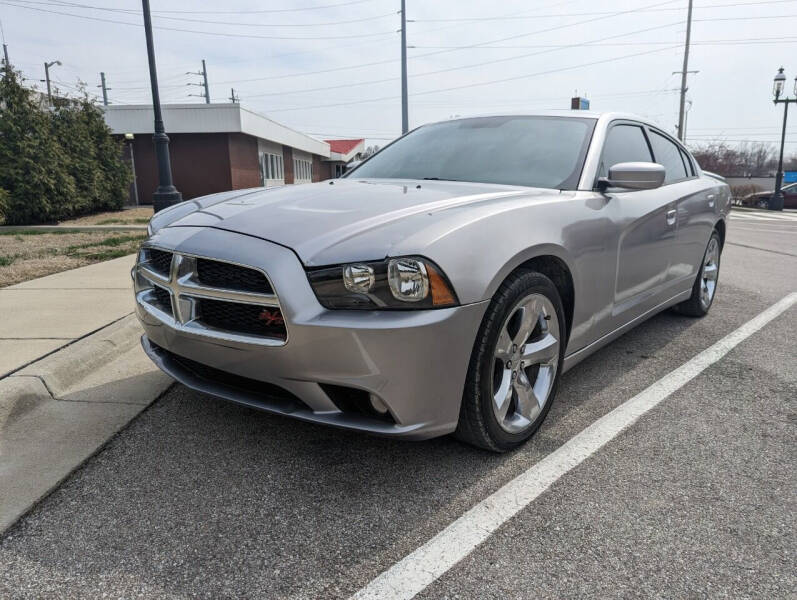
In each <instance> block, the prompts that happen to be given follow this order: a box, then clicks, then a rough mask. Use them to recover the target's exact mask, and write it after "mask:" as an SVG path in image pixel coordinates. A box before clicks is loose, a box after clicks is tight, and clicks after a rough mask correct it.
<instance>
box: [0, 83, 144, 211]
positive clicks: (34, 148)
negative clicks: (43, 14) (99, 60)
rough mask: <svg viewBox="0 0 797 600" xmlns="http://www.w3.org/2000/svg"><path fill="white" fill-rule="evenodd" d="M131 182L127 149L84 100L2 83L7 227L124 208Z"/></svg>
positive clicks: (0, 152)
mask: <svg viewBox="0 0 797 600" xmlns="http://www.w3.org/2000/svg"><path fill="white" fill-rule="evenodd" d="M130 181H131V174H130V170H129V168H128V167H127V164H126V163H125V162H124V161H123V160H122V142H121V141H117V140H115V139H114V138H113V137H112V136H111V131H110V129H109V128H108V126H107V125H106V124H105V120H104V119H103V114H102V111H101V110H100V108H99V107H97V106H96V105H95V104H94V103H93V102H92V101H91V100H89V99H88V97H87V96H85V95H84V96H83V97H82V98H63V97H58V98H56V99H55V106H54V107H52V108H50V107H48V106H47V105H46V102H44V101H43V100H42V97H41V95H40V94H38V93H36V92H34V91H32V90H29V89H27V88H24V87H22V85H20V82H19V74H18V73H16V72H14V71H13V70H10V69H9V70H7V71H6V72H5V73H4V76H3V78H2V79H1V80H0V188H2V189H5V190H6V191H7V192H8V194H7V197H6V198H5V199H3V197H2V196H0V212H1V213H2V217H3V218H4V221H5V224H6V225H30V224H37V223H55V222H57V221H61V220H63V219H69V218H72V217H77V216H80V215H84V214H88V213H92V212H99V211H103V210H113V209H120V208H122V206H123V205H124V202H125V199H126V198H127V193H128V189H129V185H130Z"/></svg>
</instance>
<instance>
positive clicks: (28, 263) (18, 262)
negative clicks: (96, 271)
mask: <svg viewBox="0 0 797 600" xmlns="http://www.w3.org/2000/svg"><path fill="white" fill-rule="evenodd" d="M145 238H146V234H144V232H141V233H140V234H139V233H137V232H123V231H117V232H113V231H85V232H70V231H68V230H67V231H64V232H57V233H42V232H39V231H35V230H34V231H31V230H22V231H18V232H16V233H15V232H3V233H2V234H0V287H5V286H8V285H13V284H14V283H19V282H21V281H27V280H29V279H35V278H36V277H43V276H44V275H50V274H51V273H58V272H60V271H66V270H68V269H74V268H76V267H82V266H84V265H89V264H92V263H96V262H101V261H104V260H110V259H112V258H118V257H120V256H125V255H127V254H132V253H133V252H135V251H136V250H137V249H138V246H139V244H140V243H141V242H142V241H143V240H144V239H145Z"/></svg>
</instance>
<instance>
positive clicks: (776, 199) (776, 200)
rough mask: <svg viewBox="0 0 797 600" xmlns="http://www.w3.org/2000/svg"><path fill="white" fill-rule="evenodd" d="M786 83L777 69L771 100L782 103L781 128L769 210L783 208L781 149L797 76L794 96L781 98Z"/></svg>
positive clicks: (783, 145)
mask: <svg viewBox="0 0 797 600" xmlns="http://www.w3.org/2000/svg"><path fill="white" fill-rule="evenodd" d="M785 83H786V75H784V73H783V67H781V68H780V69H778V73H777V75H775V83H774V85H773V87H772V93H773V95H774V96H775V99H774V100H773V102H774V103H775V104H776V105H777V104H783V129H782V130H781V133H780V157H779V158H778V172H777V173H775V193H774V194H773V195H772V197H771V198H770V199H769V204H768V208H769V210H783V192H782V191H781V186H782V185H783V150H784V148H785V146H786V121H787V119H788V118H789V104H791V103H792V102H797V77H795V78H794V96H795V97H794V98H789V97H788V96H786V97H785V98H781V97H780V95H781V94H782V93H783V87H784V85H785Z"/></svg>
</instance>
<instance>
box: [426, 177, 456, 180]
mask: <svg viewBox="0 0 797 600" xmlns="http://www.w3.org/2000/svg"><path fill="white" fill-rule="evenodd" d="M424 179H426V180H427V181H462V180H461V179H446V178H444V177H424Z"/></svg>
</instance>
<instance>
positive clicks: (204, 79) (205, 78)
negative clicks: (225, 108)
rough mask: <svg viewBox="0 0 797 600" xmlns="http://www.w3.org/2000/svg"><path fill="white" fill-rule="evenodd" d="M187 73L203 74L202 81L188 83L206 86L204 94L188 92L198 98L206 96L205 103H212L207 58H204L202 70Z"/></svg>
mask: <svg viewBox="0 0 797 600" xmlns="http://www.w3.org/2000/svg"><path fill="white" fill-rule="evenodd" d="M186 75H201V76H202V83H188V84H187V85H197V86H200V87H203V88H205V93H203V94H188V95H189V96H196V97H197V98H204V99H205V104H210V89H209V88H208V69H207V67H206V66H205V59H204V58H203V59H202V70H201V71H197V72H195V71H188V72H187V73H186Z"/></svg>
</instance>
